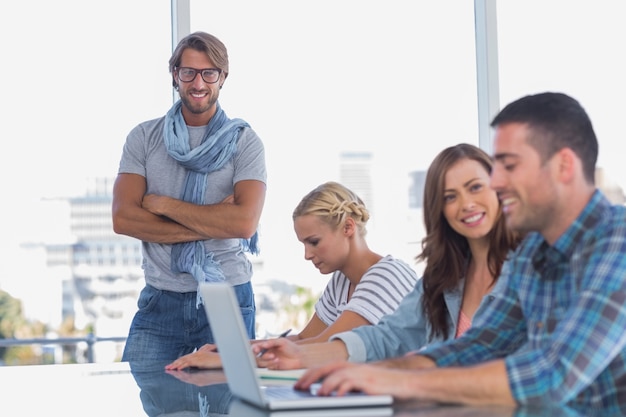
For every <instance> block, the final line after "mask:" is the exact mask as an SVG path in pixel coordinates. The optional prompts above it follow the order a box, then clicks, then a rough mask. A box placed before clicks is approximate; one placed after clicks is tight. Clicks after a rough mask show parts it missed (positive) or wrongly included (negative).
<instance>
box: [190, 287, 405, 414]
mask: <svg viewBox="0 0 626 417" xmlns="http://www.w3.org/2000/svg"><path fill="white" fill-rule="evenodd" d="M199 291H200V295H201V296H202V300H203V305H204V309H205V311H206V314H207V317H208V320H209V324H210V325H211V331H212V332H213V337H214V338H215V344H216V345H217V348H218V350H219V352H220V357H221V360H222V367H223V369H224V374H225V375H226V381H227V383H228V387H229V389H230V390H231V392H232V394H233V396H235V397H237V398H239V399H241V400H242V401H244V402H247V403H249V404H252V405H254V406H256V407H259V408H262V409H266V410H305V409H329V408H345V407H382V406H387V408H388V409H389V412H390V413H391V411H392V407H391V405H392V403H393V397H392V396H391V395H367V394H364V393H360V392H354V393H349V394H347V395H343V396H317V395H315V392H308V391H299V390H295V389H294V388H293V383H292V384H287V385H286V384H284V383H281V384H272V383H271V380H262V379H261V378H260V377H259V375H258V371H257V365H256V359H255V357H254V354H253V352H252V349H251V348H250V340H249V339H248V335H247V333H246V331H245V327H244V323H243V318H242V316H241V311H240V310H239V304H238V303H237V299H236V297H235V292H234V290H233V289H232V287H231V286H230V285H229V284H226V283H202V284H200V288H199ZM390 415H391V414H390Z"/></svg>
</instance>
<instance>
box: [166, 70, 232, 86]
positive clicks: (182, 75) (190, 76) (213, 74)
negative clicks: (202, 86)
mask: <svg viewBox="0 0 626 417" xmlns="http://www.w3.org/2000/svg"><path fill="white" fill-rule="evenodd" d="M198 73H200V76H201V77H202V80H203V81H204V82H205V83H207V84H213V83H216V82H217V80H219V79H220V74H221V73H222V70H221V69H219V68H205V69H195V68H189V67H179V68H176V74H178V79H179V80H181V81H182V82H184V83H190V82H192V81H193V80H195V79H196V75H198Z"/></svg>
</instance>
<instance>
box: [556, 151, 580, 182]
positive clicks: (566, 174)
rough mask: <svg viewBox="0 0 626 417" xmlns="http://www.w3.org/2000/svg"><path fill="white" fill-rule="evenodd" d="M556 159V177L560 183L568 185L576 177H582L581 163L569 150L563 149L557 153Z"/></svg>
mask: <svg viewBox="0 0 626 417" xmlns="http://www.w3.org/2000/svg"><path fill="white" fill-rule="evenodd" d="M555 157H556V161H555V162H556V164H557V165H556V169H557V175H558V178H559V180H560V181H561V182H563V183H569V182H571V181H572V180H573V179H575V178H576V176H577V175H583V176H584V173H583V172H582V162H581V160H580V158H579V157H578V155H576V153H575V152H574V151H573V150H571V149H570V148H563V149H561V150H560V151H558V152H557V153H556V155H555Z"/></svg>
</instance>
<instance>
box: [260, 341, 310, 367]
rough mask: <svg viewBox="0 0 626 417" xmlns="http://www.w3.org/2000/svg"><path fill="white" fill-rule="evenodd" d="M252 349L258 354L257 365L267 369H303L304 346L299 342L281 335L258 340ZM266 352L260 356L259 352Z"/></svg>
mask: <svg viewBox="0 0 626 417" xmlns="http://www.w3.org/2000/svg"><path fill="white" fill-rule="evenodd" d="M252 351H253V352H254V353H255V354H257V360H256V361H257V366H258V367H259V368H267V369H301V368H304V366H303V363H302V356H303V354H302V347H301V345H298V344H297V343H294V342H293V341H291V340H289V339H287V338H286V337H280V338H277V339H268V340H260V341H257V342H256V343H255V344H254V345H252ZM261 351H263V352H264V353H263V354H262V355H260V356H259V353H261Z"/></svg>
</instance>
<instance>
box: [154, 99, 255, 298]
mask: <svg viewBox="0 0 626 417" xmlns="http://www.w3.org/2000/svg"><path fill="white" fill-rule="evenodd" d="M181 108H182V103H181V102H180V100H179V101H177V102H176V103H174V105H173V106H172V108H171V109H170V110H169V111H168V112H167V114H166V115H165V127H164V134H163V136H164V142H165V147H166V149H167V153H168V154H169V155H170V156H171V157H172V158H174V159H175V160H176V161H178V163H179V164H180V165H182V166H183V167H185V168H186V169H187V170H188V172H187V178H186V180H185V188H184V190H183V194H182V196H181V199H182V200H184V201H188V202H191V203H194V204H204V197H205V194H206V186H207V176H208V174H209V173H210V172H213V171H216V170H218V169H220V168H222V167H223V166H224V164H226V163H227V162H228V161H229V160H230V159H231V158H232V156H233V155H234V154H235V152H236V151H237V140H238V139H239V136H240V133H241V130H242V129H243V128H244V127H248V126H249V125H248V123H246V122H245V121H243V120H241V119H229V118H228V117H227V116H226V113H225V112H224V111H223V110H222V108H221V106H220V105H219V103H218V104H217V112H216V113H215V115H214V116H213V117H212V118H211V121H210V122H209V125H208V126H207V131H206V133H205V136H204V138H203V139H202V143H201V144H200V145H199V146H197V147H195V148H194V149H191V146H190V144H189V132H188V130H187V125H186V123H185V120H184V119H183V114H182V111H181ZM241 241H242V246H243V249H244V250H245V251H248V252H250V253H253V254H258V253H259V250H258V247H257V243H258V233H255V234H254V236H252V238H250V240H246V239H241ZM171 268H172V272H176V273H179V272H187V273H190V274H191V275H193V277H194V278H195V279H196V281H198V283H200V282H215V281H224V279H225V277H224V274H223V273H222V270H221V268H220V266H219V262H217V261H215V260H214V259H213V254H212V253H206V251H205V248H204V243H203V241H195V242H184V243H176V244H174V245H173V246H172V262H171ZM198 301H199V302H201V300H200V299H198Z"/></svg>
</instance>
